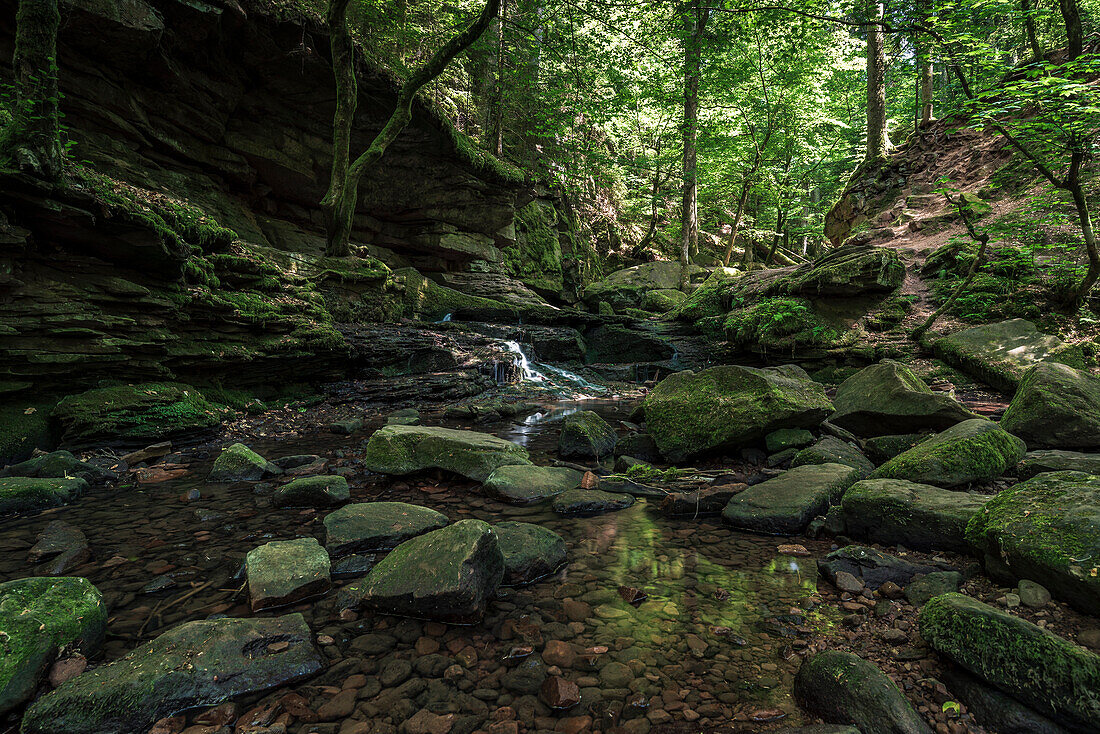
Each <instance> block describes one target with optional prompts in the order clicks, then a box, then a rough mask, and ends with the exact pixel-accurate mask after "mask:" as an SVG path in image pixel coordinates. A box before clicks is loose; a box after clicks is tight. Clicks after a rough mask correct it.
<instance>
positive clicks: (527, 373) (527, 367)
mask: <svg viewBox="0 0 1100 734" xmlns="http://www.w3.org/2000/svg"><path fill="white" fill-rule="evenodd" d="M504 346H506V347H507V348H508V351H509V352H511V353H512V354H515V355H517V356H518V357H519V360H518V361H517V363H516V364H518V365H519V369H520V372H521V373H522V375H523V381H524V382H549V380H547V379H546V375H544V374H542V373H541V372H539V371H538V370H536V369H534V368H533V367H531V362H530V361H529V360H528V359H527V355H526V354H524V353H523V349H522V348H521V347H520V345H519V342H512V341H506V342H504Z"/></svg>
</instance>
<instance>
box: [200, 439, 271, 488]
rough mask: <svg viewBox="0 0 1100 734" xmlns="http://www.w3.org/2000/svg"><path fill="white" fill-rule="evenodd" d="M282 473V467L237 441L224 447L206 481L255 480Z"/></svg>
mask: <svg viewBox="0 0 1100 734" xmlns="http://www.w3.org/2000/svg"><path fill="white" fill-rule="evenodd" d="M282 473H283V470H282V469H280V468H279V467H278V466H276V465H275V464H273V463H272V462H270V461H268V460H267V459H265V458H264V457H262V456H260V455H259V454H257V453H256V452H255V451H253V450H252V449H250V448H248V447H247V446H245V445H244V444H243V443H235V444H233V445H232V446H227V447H225V448H223V449H222V452H221V453H220V454H218V458H216V459H214V466H212V467H211V468H210V474H209V475H208V476H207V477H206V481H208V482H254V481H256V480H259V479H263V478H264V477H270V476H277V475H279V474H282Z"/></svg>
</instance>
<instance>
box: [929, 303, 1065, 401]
mask: <svg viewBox="0 0 1100 734" xmlns="http://www.w3.org/2000/svg"><path fill="white" fill-rule="evenodd" d="M932 348H933V351H935V353H936V356H937V357H939V358H940V359H942V360H943V361H944V362H947V363H948V364H949V365H951V366H952V367H957V368H958V369H960V370H963V371H964V372H968V373H970V374H971V375H973V376H974V377H977V378H978V379H979V380H982V381H983V382H986V383H988V384H990V385H992V386H993V387H995V388H997V389H998V390H1004V391H1006V392H1012V391H1013V390H1015V389H1016V386H1017V385H1018V384H1019V382H1020V378H1021V377H1023V374H1024V372H1025V371H1026V370H1027V369H1028V368H1029V367H1031V366H1033V365H1035V364H1038V363H1039V362H1044V361H1064V360H1069V361H1076V360H1077V359H1079V358H1080V351H1079V349H1078V348H1075V347H1070V346H1069V345H1067V344H1065V343H1064V342H1063V341H1062V340H1061V339H1059V338H1058V337H1055V336H1051V335H1050V334H1044V333H1042V332H1040V331H1039V330H1038V329H1036V328H1035V324H1033V323H1032V322H1030V321H1026V320H1024V319H1011V320H1009V321H1001V322H999V323H995V324H982V325H981V326H974V327H971V328H969V329H964V330H963V331H958V332H955V333H954V334H951V335H950V336H945V337H943V338H942V339H939V340H937V341H936V343H935V344H933V345H932Z"/></svg>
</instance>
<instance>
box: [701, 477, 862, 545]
mask: <svg viewBox="0 0 1100 734" xmlns="http://www.w3.org/2000/svg"><path fill="white" fill-rule="evenodd" d="M859 478H860V471H859V470H858V469H853V468H852V467H850V466H846V465H844V464H812V465H805V466H799V467H795V468H794V469H791V470H789V471H786V472H784V473H783V474H781V475H779V476H778V477H776V478H775V479H769V480H768V481H766V482H761V483H760V484H756V485H754V486H752V487H749V488H748V489H746V490H744V491H743V492H739V493H738V494H737V495H735V496H734V497H733V499H731V500H730V501H729V504H727V505H726V509H724V510H722V518H723V519H725V521H726V522H727V523H729V524H730V525H732V526H733V527H735V528H739V529H741V530H750V531H752V532H757V533H769V534H772V535H793V534H796V533H801V532H802V531H803V530H805V529H806V526H807V525H809V524H810V520H813V519H814V518H815V517H816V516H818V515H823V514H825V510H826V509H828V507H829V505H830V504H833V503H836V502H839V501H840V498H841V496H842V495H843V494H844V491H845V490H846V489H848V487H851V486H852V484H854V483H855V482H856V481H858V480H859Z"/></svg>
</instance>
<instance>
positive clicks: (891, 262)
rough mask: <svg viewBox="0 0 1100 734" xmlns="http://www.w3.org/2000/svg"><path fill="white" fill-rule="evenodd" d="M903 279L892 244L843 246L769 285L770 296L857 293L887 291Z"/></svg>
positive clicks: (902, 269) (898, 257)
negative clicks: (887, 245) (884, 245)
mask: <svg viewBox="0 0 1100 734" xmlns="http://www.w3.org/2000/svg"><path fill="white" fill-rule="evenodd" d="M903 280H905V264H904V263H902V261H901V256H900V255H899V254H898V251H897V250H896V249H894V248H891V247H875V246H872V245H846V246H844V247H838V248H836V249H835V250H832V251H830V252H829V253H828V254H826V255H824V256H822V257H819V258H817V259H816V260H813V261H812V262H809V263H805V264H803V265H799V266H798V267H796V268H794V269H793V270H792V271H791V272H790V273H789V274H785V275H784V276H783V277H782V278H781V279H780V280H778V281H776V282H775V284H774V285H772V286H771V289H770V290H769V294H771V295H795V294H799V295H805V296H858V295H862V294H865V293H889V292H890V291H893V290H895V289H897V287H898V286H900V285H901V283H902V281H903Z"/></svg>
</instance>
